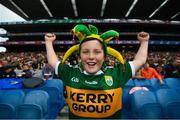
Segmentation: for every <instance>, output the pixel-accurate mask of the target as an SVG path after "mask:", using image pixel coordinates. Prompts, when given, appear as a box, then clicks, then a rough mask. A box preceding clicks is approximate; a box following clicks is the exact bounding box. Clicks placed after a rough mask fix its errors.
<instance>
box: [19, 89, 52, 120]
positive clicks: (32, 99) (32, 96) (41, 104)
mask: <svg viewBox="0 0 180 120" xmlns="http://www.w3.org/2000/svg"><path fill="white" fill-rule="evenodd" d="M49 104H50V103H49V95H48V93H47V92H45V91H43V90H33V91H30V92H28V93H27V94H26V96H25V98H24V103H23V104H22V105H20V106H19V107H18V111H17V118H18V119H42V118H48V112H49ZM29 112H31V113H29Z"/></svg>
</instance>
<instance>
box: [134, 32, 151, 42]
mask: <svg viewBox="0 0 180 120" xmlns="http://www.w3.org/2000/svg"><path fill="white" fill-rule="evenodd" d="M149 38H150V36H149V33H147V32H139V33H138V34H137V39H138V40H139V41H140V42H143V41H148V40H149Z"/></svg>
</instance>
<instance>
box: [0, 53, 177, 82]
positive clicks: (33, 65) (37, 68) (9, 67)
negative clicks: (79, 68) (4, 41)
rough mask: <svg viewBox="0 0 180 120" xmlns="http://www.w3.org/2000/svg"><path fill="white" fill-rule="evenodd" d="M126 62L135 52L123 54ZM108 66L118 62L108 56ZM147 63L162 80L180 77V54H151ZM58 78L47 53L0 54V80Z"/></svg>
mask: <svg viewBox="0 0 180 120" xmlns="http://www.w3.org/2000/svg"><path fill="white" fill-rule="evenodd" d="M63 54H64V53H62V52H58V53H57V55H58V58H59V60H60V61H61V60H62V58H63ZM122 55H123V57H124V59H125V60H127V61H131V60H133V58H134V56H135V52H132V51H131V52H128V51H126V52H122ZM105 62H106V64H107V65H108V66H114V65H115V64H116V62H118V61H117V60H116V59H115V58H113V57H111V56H108V57H107V59H106V61H105ZM147 62H148V63H149V65H150V67H152V68H154V69H155V70H156V71H157V72H158V73H159V74H160V75H161V76H162V78H167V77H180V53H175V52H149V54H148V59H147ZM65 63H66V64H70V65H76V64H78V57H77V55H74V56H73V57H71V58H70V59H69V60H67V61H66V62H65ZM32 76H33V77H34V76H35V77H42V78H43V79H48V78H49V77H57V76H55V74H54V70H53V69H52V67H51V66H49V64H48V63H47V59H46V53H45V52H20V53H0V78H3V77H23V78H29V77H32Z"/></svg>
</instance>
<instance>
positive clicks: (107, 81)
mask: <svg viewBox="0 0 180 120" xmlns="http://www.w3.org/2000/svg"><path fill="white" fill-rule="evenodd" d="M104 78H105V81H106V84H107V85H108V86H112V85H113V78H112V76H104Z"/></svg>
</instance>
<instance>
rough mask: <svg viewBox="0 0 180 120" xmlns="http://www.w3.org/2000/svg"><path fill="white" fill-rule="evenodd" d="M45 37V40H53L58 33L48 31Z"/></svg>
mask: <svg viewBox="0 0 180 120" xmlns="http://www.w3.org/2000/svg"><path fill="white" fill-rule="evenodd" d="M44 39H45V41H51V42H53V41H54V40H55V39H56V35H55V34H54V33H46V34H45V36H44Z"/></svg>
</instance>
